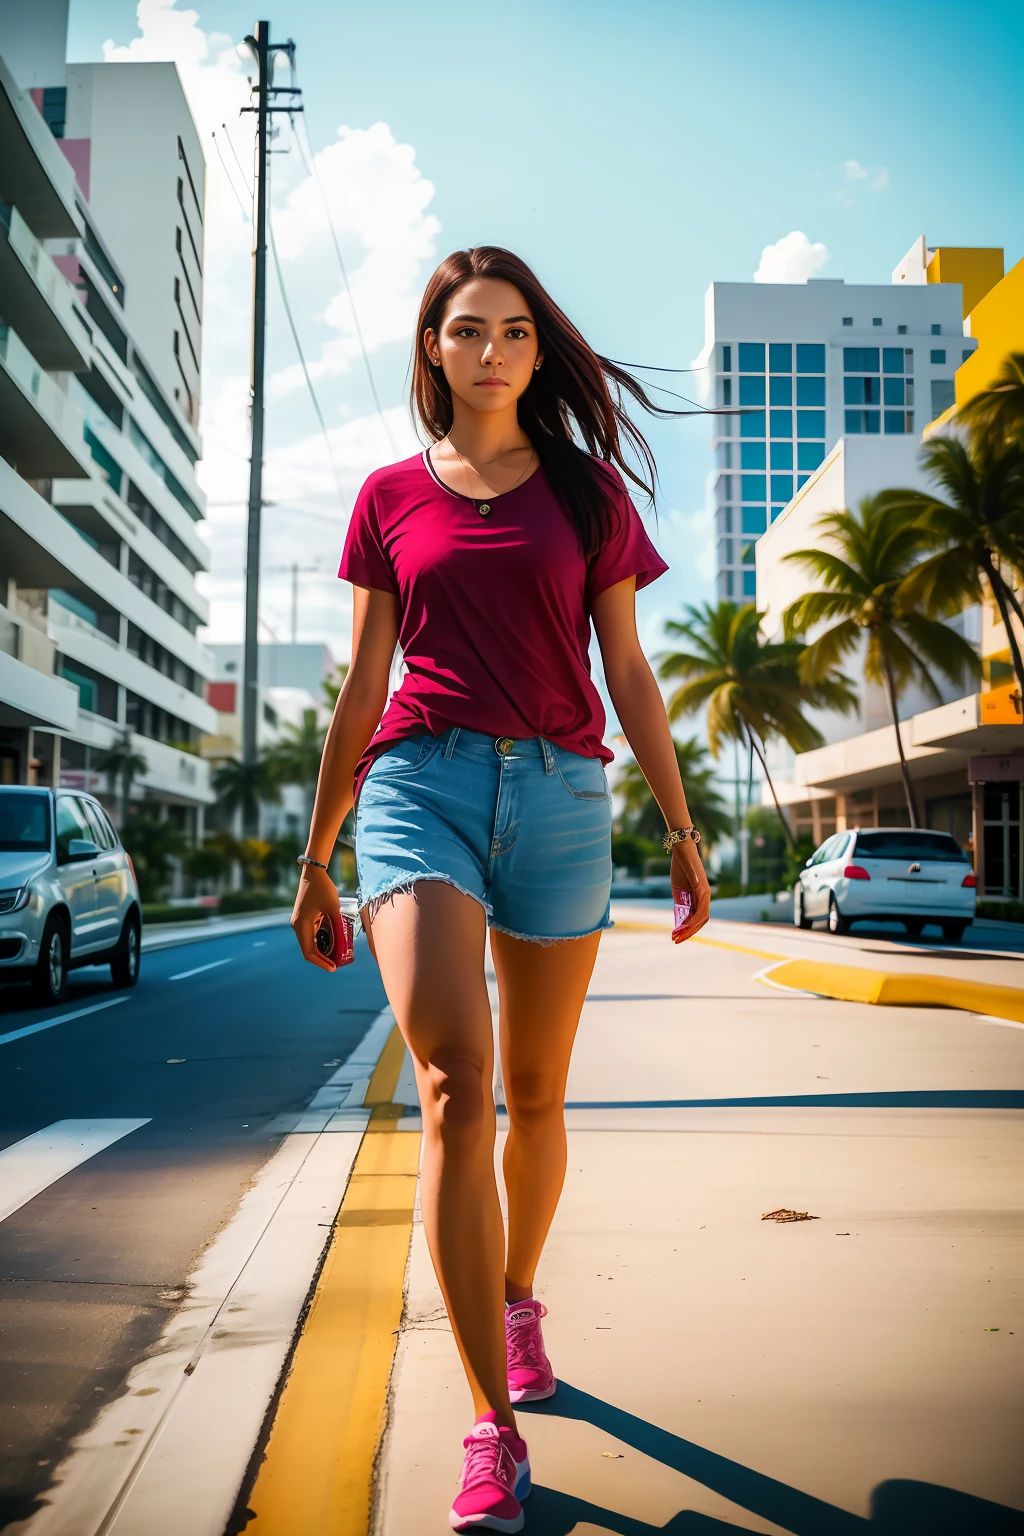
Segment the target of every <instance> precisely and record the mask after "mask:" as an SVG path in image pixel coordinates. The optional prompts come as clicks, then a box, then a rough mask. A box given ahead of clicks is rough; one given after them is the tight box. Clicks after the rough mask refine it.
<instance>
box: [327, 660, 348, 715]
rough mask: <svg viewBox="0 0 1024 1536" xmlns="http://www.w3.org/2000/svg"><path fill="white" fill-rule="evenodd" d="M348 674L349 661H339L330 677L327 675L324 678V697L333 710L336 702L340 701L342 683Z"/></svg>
mask: <svg viewBox="0 0 1024 1536" xmlns="http://www.w3.org/2000/svg"><path fill="white" fill-rule="evenodd" d="M347 676H348V662H347V661H339V662H338V665H337V666H336V667H335V669H334V671H333V672H332V673H331V675H330V677H325V678H324V680H323V683H322V684H321V687H322V688H323V693H324V698H325V699H326V700H327V703H328V706H329V707H330V708H331V709H332V710H333V708H334V706H335V704H337V702H338V694H339V693H340V692H341V685H342V683H343V682H344V681H345V679H346V677H347Z"/></svg>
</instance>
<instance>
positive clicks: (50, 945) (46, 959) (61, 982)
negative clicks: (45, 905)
mask: <svg viewBox="0 0 1024 1536" xmlns="http://www.w3.org/2000/svg"><path fill="white" fill-rule="evenodd" d="M68 938H69V935H68V927H67V923H65V922H64V921H63V920H62V919H61V918H60V917H58V916H57V914H56V913H53V914H51V916H50V917H49V918H48V919H47V922H46V927H45V928H44V929H43V939H42V943H41V944H40V946H39V959H38V960H37V961H36V974H35V981H34V984H33V990H34V991H35V995H36V1001H37V1003H38V1004H39V1006H40V1007H41V1008H49V1007H50V1006H51V1005H52V1004H53V1003H62V1002H63V1001H64V999H65V997H66V996H67V993H68V949H69V947H70V946H69V943H68Z"/></svg>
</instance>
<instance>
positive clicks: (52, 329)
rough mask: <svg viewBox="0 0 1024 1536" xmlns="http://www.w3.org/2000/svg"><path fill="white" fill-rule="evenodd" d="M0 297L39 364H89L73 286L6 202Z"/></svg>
mask: <svg viewBox="0 0 1024 1536" xmlns="http://www.w3.org/2000/svg"><path fill="white" fill-rule="evenodd" d="M0 296H2V300H3V313H4V314H8V315H17V317H18V330H19V334H20V335H21V337H22V339H23V340H24V342H25V345H26V346H27V347H28V349H29V351H30V352H31V353H32V356H33V357H34V358H35V359H36V361H37V362H38V363H39V364H40V365H41V366H42V367H43V368H54V369H62V370H64V371H65V372H67V373H81V372H83V371H84V370H85V369H87V368H88V366H89V340H88V333H87V331H86V329H85V327H84V325H83V324H82V322H81V320H79V319H78V318H77V316H76V313H75V311H76V305H77V300H76V299H75V296H74V290H73V289H72V287H71V284H70V283H69V282H68V280H67V278H66V277H65V276H64V275H63V273H61V272H58V270H57V268H56V267H55V266H54V264H53V262H52V261H51V259H50V257H49V256H48V255H47V254H46V252H45V251H44V250H43V247H42V246H41V245H40V243H39V241H38V240H37V239H36V237H35V236H34V235H33V233H32V231H31V230H30V229H29V227H28V225H27V224H26V223H25V220H24V219H23V218H22V216H21V214H20V213H19V212H18V210H17V208H14V207H12V206H11V204H10V203H0Z"/></svg>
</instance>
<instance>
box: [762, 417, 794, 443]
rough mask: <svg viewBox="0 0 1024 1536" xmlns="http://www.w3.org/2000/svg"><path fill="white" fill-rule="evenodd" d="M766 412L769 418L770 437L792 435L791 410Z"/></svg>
mask: <svg viewBox="0 0 1024 1536" xmlns="http://www.w3.org/2000/svg"><path fill="white" fill-rule="evenodd" d="M768 414H769V417H770V419H771V429H772V434H771V435H772V437H792V436H793V412H792V411H769V413H768Z"/></svg>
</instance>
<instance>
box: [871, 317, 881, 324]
mask: <svg viewBox="0 0 1024 1536" xmlns="http://www.w3.org/2000/svg"><path fill="white" fill-rule="evenodd" d="M881 323H882V321H881V317H879V318H878V319H877V320H872V322H871V324H872V325H881Z"/></svg>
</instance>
